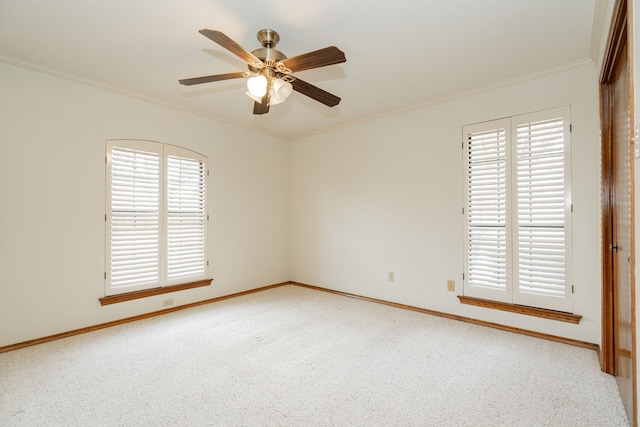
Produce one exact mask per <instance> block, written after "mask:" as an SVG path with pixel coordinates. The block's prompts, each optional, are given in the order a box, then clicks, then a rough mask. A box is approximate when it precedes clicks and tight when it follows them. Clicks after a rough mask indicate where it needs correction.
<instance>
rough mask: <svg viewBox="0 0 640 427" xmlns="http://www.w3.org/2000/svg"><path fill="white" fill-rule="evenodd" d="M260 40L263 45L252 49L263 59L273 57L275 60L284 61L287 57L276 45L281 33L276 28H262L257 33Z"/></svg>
mask: <svg viewBox="0 0 640 427" xmlns="http://www.w3.org/2000/svg"><path fill="white" fill-rule="evenodd" d="M256 37H257V38H258V41H259V42H260V44H261V45H262V46H263V47H261V48H259V49H256V50H253V51H251V53H252V54H253V55H254V56H256V57H258V58H260V59H261V60H263V61H266V60H269V59H272V60H274V61H282V60H284V59H287V57H286V56H285V54H284V53H282V52H280V51H279V50H277V49H276V48H275V47H276V45H277V44H278V42H279V41H280V35H279V34H278V33H277V32H276V31H274V30H267V29H264V30H260V31H258V34H257V35H256Z"/></svg>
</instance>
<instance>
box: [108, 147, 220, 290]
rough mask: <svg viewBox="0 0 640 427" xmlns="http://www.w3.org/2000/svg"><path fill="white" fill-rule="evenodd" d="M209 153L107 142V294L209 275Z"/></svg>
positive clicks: (148, 287)
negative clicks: (207, 194) (207, 155)
mask: <svg viewBox="0 0 640 427" xmlns="http://www.w3.org/2000/svg"><path fill="white" fill-rule="evenodd" d="M207 169H208V166H207V158H206V157H205V156H203V155H201V154H199V153H195V152H193V151H189V150H186V149H183V148H180V147H175V146H171V145H164V144H161V143H158V142H154V141H142V140H111V141H107V202H106V205H107V215H106V221H107V227H106V228H107V230H106V235H107V239H106V240H107V248H106V252H107V260H106V277H105V279H106V285H105V294H106V295H115V294H121V293H127V292H133V291H138V290H143V289H150V288H157V287H163V286H168V285H175V284H182V283H187V282H190V281H196V280H202V279H206V278H207V276H208V274H207V270H208V268H207V245H206V241H207V203H206V185H207Z"/></svg>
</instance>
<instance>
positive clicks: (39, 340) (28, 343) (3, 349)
mask: <svg viewBox="0 0 640 427" xmlns="http://www.w3.org/2000/svg"><path fill="white" fill-rule="evenodd" d="M288 284H290V282H282V283H276V284H273V285H268V286H263V287H261V288H256V289H251V290H248V291H243V292H237V293H235V294H230V295H225V296H221V297H216V298H210V299H206V300H203V301H197V302H193V303H190V304H185V305H180V306H176V307H171V308H167V309H164V310H159V311H154V312H151V313H145V314H139V315H137V316H132V317H127V318H125V319H119V320H113V321H111V322H106V323H100V324H98V325H93V326H87V327H85V328H80V329H74V330H72V331H68V332H61V333H59V334H54V335H49V336H46V337H42V338H35V339H32V340H29V341H23V342H19V343H16V344H9V345H6V346H4V347H0V353H5V352H7V351H12V350H18V349H20V348H24V347H30V346H32V345H36V344H43V343H46V342H49V341H54V340H59V339H62V338H67V337H72V336H74V335H80V334H84V333H87V332H92V331H97V330H99V329H105V328H110V327H112V326H118V325H122V324H125V323H130V322H135V321H136V320H142V319H148V318H150V317H155V316H160V315H162V314H167V313H172V312H174V311H178V310H184V309H187V308H191V307H196V306H198V305H204V304H211V303H213V302H218V301H223V300H226V299H229V298H236V297H240V296H243V295H248V294H252V293H255V292H262V291H266V290H267V289H273V288H277V287H280V286H284V285H288Z"/></svg>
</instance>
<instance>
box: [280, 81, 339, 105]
mask: <svg viewBox="0 0 640 427" xmlns="http://www.w3.org/2000/svg"><path fill="white" fill-rule="evenodd" d="M291 84H292V85H293V90H295V91H296V92H300V93H301V94H303V95H307V96H308V97H309V98H312V99H315V100H316V101H318V102H321V103H323V104H324V105H326V106H327V107H335V106H336V105H338V104H339V103H340V98H338V97H337V96H335V95H334V94H332V93H329V92H327V91H326V90H322V89H320V88H319V87H316V86H314V85H312V84H311V83H307V82H305V81H303V80H300V79H299V78H296V79H295V80H294V81H293V82H291Z"/></svg>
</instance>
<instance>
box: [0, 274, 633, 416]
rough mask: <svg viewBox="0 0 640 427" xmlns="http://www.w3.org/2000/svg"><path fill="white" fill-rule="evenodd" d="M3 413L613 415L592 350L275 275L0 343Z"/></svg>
mask: <svg viewBox="0 0 640 427" xmlns="http://www.w3.org/2000/svg"><path fill="white" fill-rule="evenodd" d="M0 425H2V426H40V425H51V426H169V425H171V426H175V425H180V426H208V425H221V426H231V425H236V426H257V425H270V426H271V425H272V426H348V425H355V426H396V425H402V426H626V425H628V423H627V421H626V416H625V413H624V409H623V407H622V403H621V401H620V398H619V395H618V392H617V388H616V385H615V380H614V378H613V377H611V376H609V375H606V374H604V373H602V372H601V371H600V369H599V366H598V360H597V355H596V353H595V352H594V351H592V350H587V349H583V348H578V347H573V346H569V345H565V344H560V343H555V342H550V341H545V340H539V339H536V338H531V337H527V336H523V335H517V334H512V333H508V332H503V331H499V330H494V329H489V328H485V327H482V326H477V325H473V324H467V323H463V322H458V321H454V320H449V319H444V318H439V317H433V316H429V315H425V314H422V313H416V312H412V311H406V310H402V309H398V308H394V307H389V306H385V305H380V304H375V303H372V302H367V301H362V300H358V299H353V298H347V297H342V296H338V295H334V294H330V293H325V292H319V291H314V290H310V289H305V288H301V287H297V286H293V285H287V286H283V287H279V288H275V289H271V290H268V291H264V292H260V293H255V294H250V295H246V296H243V297H239V298H234V299H230V300H225V301H221V302H217V303H213V304H208V305H203V306H199V307H194V308H190V309H187V310H183V311H178V312H174V313H171V314H167V315H163V316H159V317H155V318H151V319H146V320H142V321H138V322H135V323H130V324H127V325H123V326H119V327H114V328H110V329H104V330H100V331H96V332H92V333H88V334H83V335H79V336H75V337H71V338H66V339H63V340H58V341H53V342H50V343H47V344H42V345H38V346H34V347H29V348H25V349H21V350H17V351H13V352H8V353H4V354H0Z"/></svg>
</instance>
